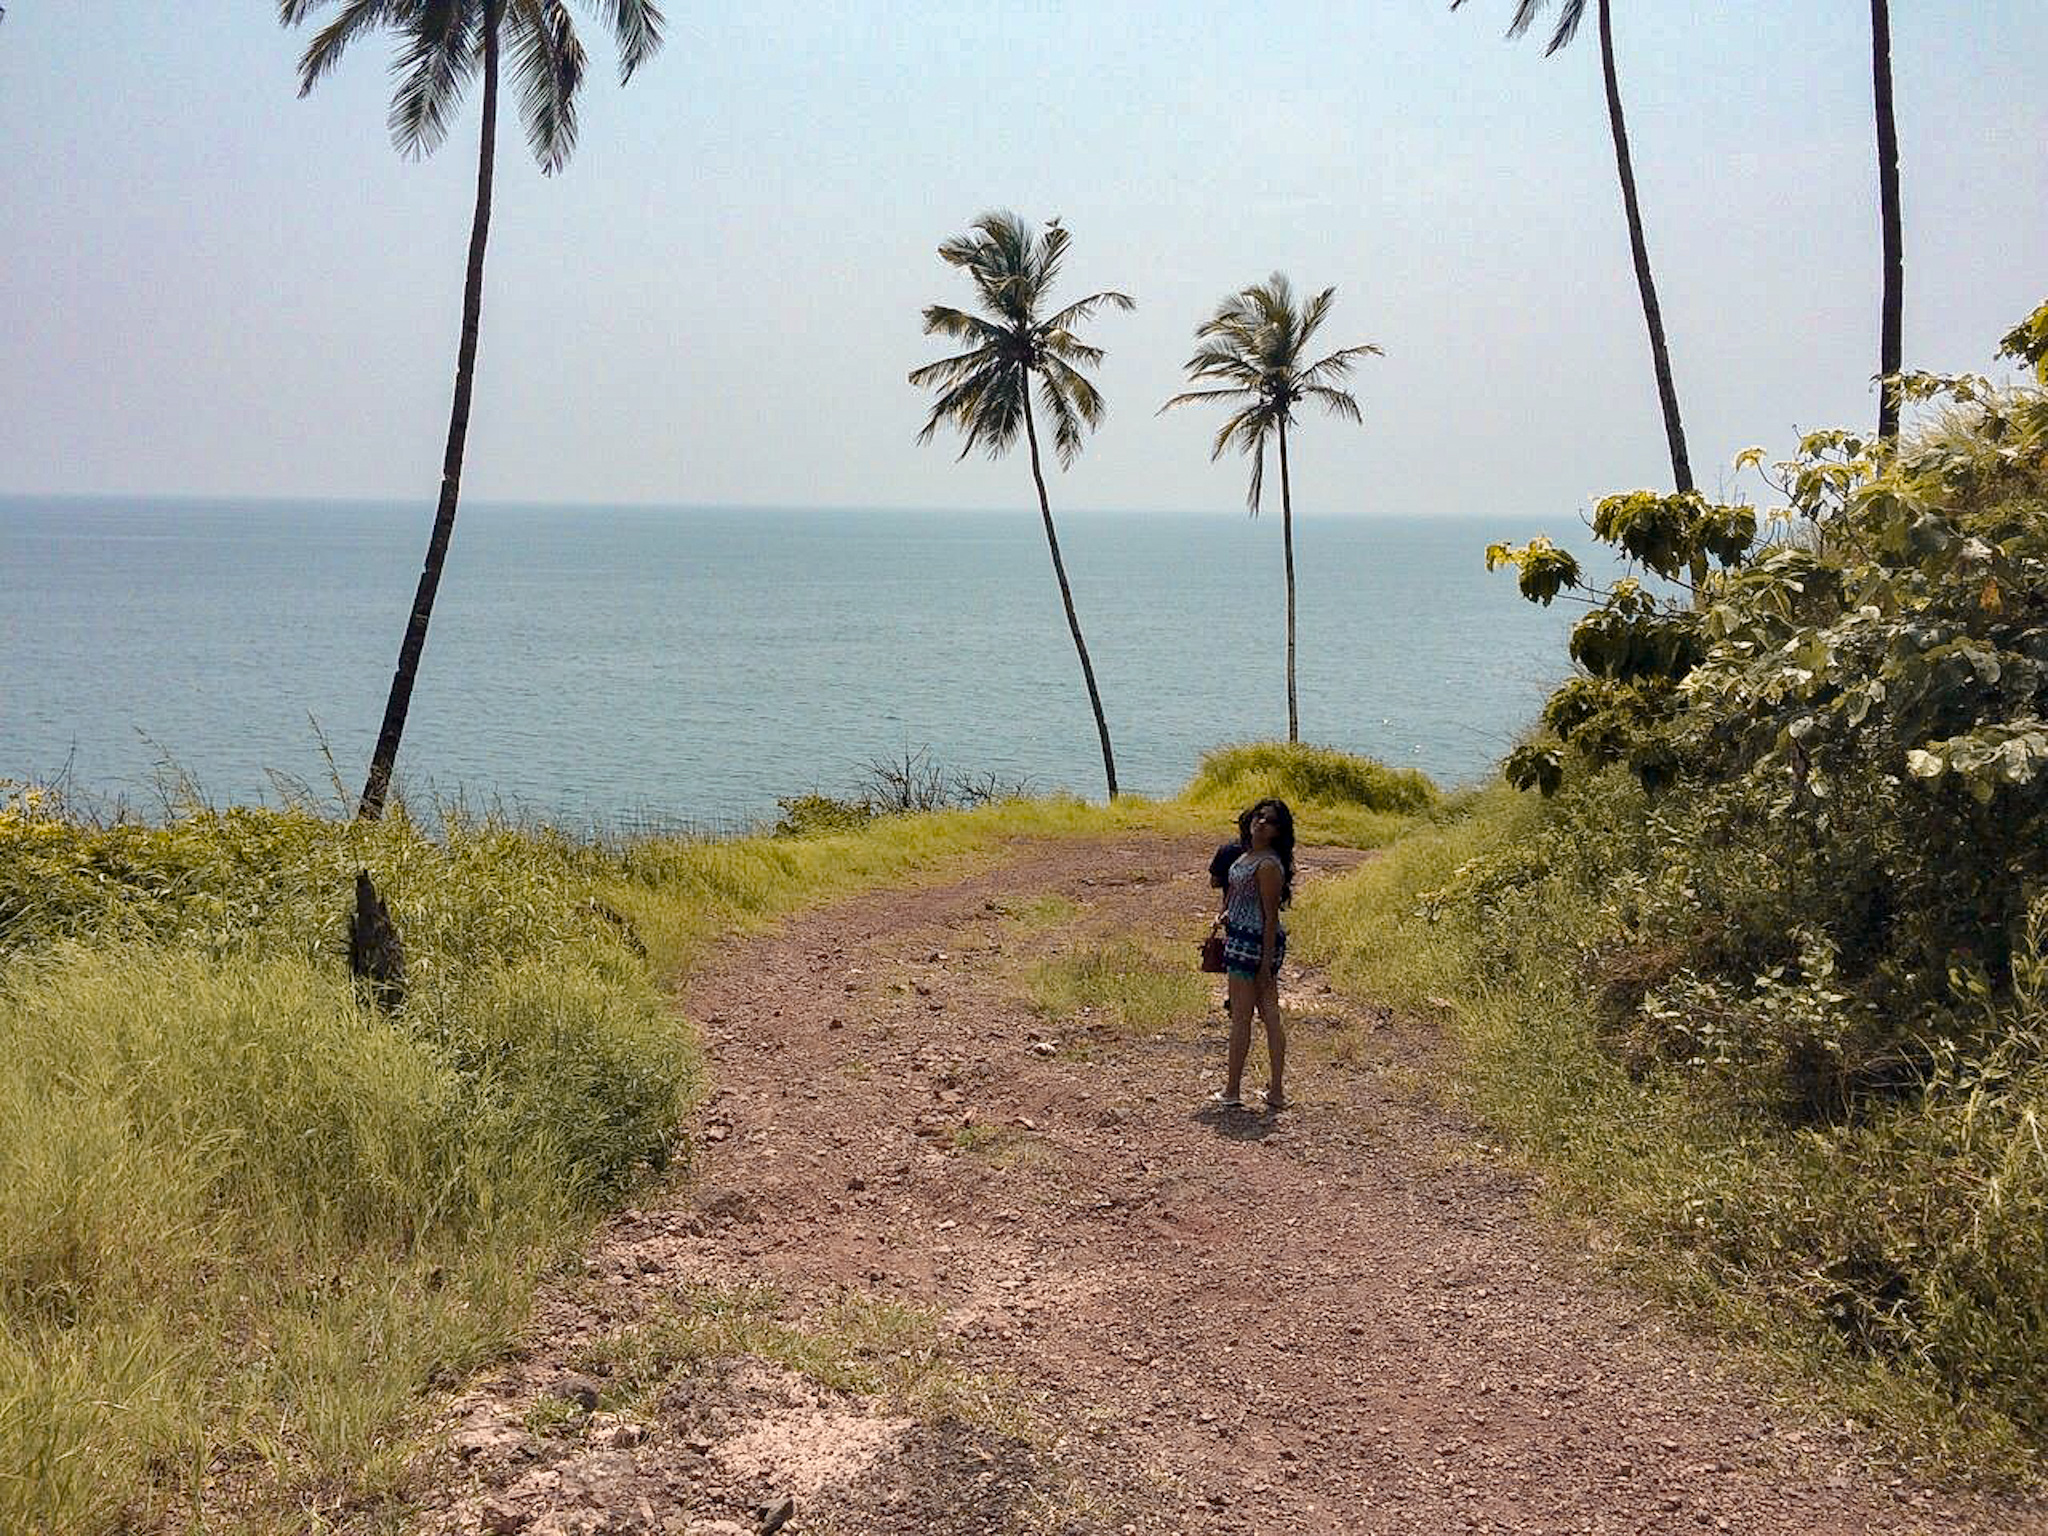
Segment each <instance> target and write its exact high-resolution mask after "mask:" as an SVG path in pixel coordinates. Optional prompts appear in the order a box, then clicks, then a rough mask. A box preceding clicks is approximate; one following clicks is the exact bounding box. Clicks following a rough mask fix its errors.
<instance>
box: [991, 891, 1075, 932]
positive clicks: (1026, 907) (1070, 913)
mask: <svg viewBox="0 0 2048 1536" xmlns="http://www.w3.org/2000/svg"><path fill="white" fill-rule="evenodd" d="M1081 911H1082V908H1081V904H1080V903H1079V902H1077V901H1073V900H1070V899H1069V898H1067V897H1065V896H1062V895H1060V894H1059V892H1057V891H1046V892H1043V893H1041V894H1040V895H1037V896H1030V897H1026V898H1025V899H1024V900H1022V901H1020V902H1017V903H1016V904H1015V905H1013V906H1006V907H1004V908H1003V915H1004V916H1005V917H1007V918H1008V919H1009V920H1010V921H1011V922H1012V923H1014V924H1015V925H1016V926H1017V927H1018V928H1020V929H1023V930H1025V931H1027V932H1029V931H1035V930H1039V929H1045V928H1062V927H1065V926H1066V925H1067V924H1068V923H1071V922H1073V921H1074V919H1076V918H1077V917H1079V916H1080V915H1081Z"/></svg>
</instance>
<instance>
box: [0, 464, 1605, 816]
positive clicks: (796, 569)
mask: <svg viewBox="0 0 2048 1536" xmlns="http://www.w3.org/2000/svg"><path fill="white" fill-rule="evenodd" d="M430 519H431V508H429V507H425V506H419V505H388V504H371V503H357V502H347V503H309V502H246V501H245V502H225V501H206V500H196V499H193V500H154V501H152V500H139V499H98V498H94V499H87V498H65V499H25V498H15V499H0V640H4V642H5V646H6V656H7V663H6V666H5V669H4V672H0V778H14V779H24V778H32V779H39V780H49V779H51V778H53V777H56V776H58V775H60V774H61V775H65V776H66V777H67V781H68V782H69V783H70V784H71V785H72V786H74V787H75V788H76V789H77V790H79V791H81V792H84V793H87V794H90V795H94V796H98V797H103V798H124V799H126V800H127V801H128V802H130V803H131V804H134V805H136V806H138V807H140V808H142V809H145V810H147V809H148V808H149V807H150V806H152V805H153V804H154V803H155V802H156V797H157V790H156V787H155V786H157V785H158V784H159V782H160V781H161V780H162V779H163V776H164V775H165V773H166V772H167V771H175V772H176V773H179V774H182V775H184V776H185V777H187V778H188V779H189V780H190V781H192V782H193V783H195V784H196V785H198V786H199V787H200V788H201V789H202V790H203V791H204V792H205V794H206V795H207V796H208V797H209V798H211V799H212V800H214V801H215V802H217V803H226V802H235V801H255V800H261V799H269V800H272V801H274V800H276V799H277V798H278V794H279V790H278V787H277V784H278V778H279V776H282V778H283V779H284V780H285V781H287V782H289V781H300V782H305V783H309V784H311V785H313V786H314V787H315V788H316V789H320V788H324V786H325V785H326V784H327V780H328V773H327V768H326V766H325V763H324V761H323V757H322V754H321V748H320V742H321V739H322V737H323V735H324V738H325V740H326V741H327V742H328V743H329V745H330V746H331V748H332V751H333V754H334V757H335V759H336V762H337V764H338V766H339V770H340V773H341V776H342V778H343V779H344V780H345V781H346V783H347V785H348V787H349V789H350V790H351V792H353V791H354V790H356V789H358V788H360V784H361V780H362V776H363V771H364V767H365V764H366V762H367V759H368V755H369V750H370V747H371V745H372V742H373V740H374V737H375V733H376V729H377V725H378V722H379V720H380V719H381V717H382V712H383V704H384V697H385V693H386V690H387V688H388V687H389V684H390V677H391V669H392V665H393V661H394V659H395V657H396V654H397V648H398V642H399V638H400V634H401V631H402V628H403V625H404V620H405V615H406V612H407V610H408V608H409V607H410V604H411V601H412V596H413V590H414V586H415V583H416V582H417V580H418V575H419V566H420V560H421V558H422V555H423V552H424V550H425V546H426V538H427V531H428V526H429V522H430ZM1059 529H1060V537H1061V547H1062V550H1063V553H1064V554H1065V557H1066V562H1067V569H1068V573H1069V575H1070V577H1071V579H1072V582H1073V588H1074V599H1075V603H1076V605H1077V607H1078V609H1079V612H1080V616H1081V624H1082V629H1083V632H1084V634H1085V635H1086V637H1087V640H1088V645H1089V650H1090V653H1091V655H1092V657H1093V660H1094V663H1095V669H1096V676H1097V679H1098V681H1099V683H1100V686H1101V690H1102V696H1103V703H1104V708H1105V710H1106V712H1107V714H1108V717H1109V725H1110V734H1111V738H1112V741H1113V743H1114V745H1115V749H1116V753H1117V767H1118V774H1119V777H1120V779H1121V781H1122V784H1123V787H1124V788H1126V789H1129V790H1136V791H1141V792H1145V793H1157V792H1168V791H1172V790H1174V789H1176V788H1178V787H1179V786H1180V785H1181V784H1182V783H1184V782H1185V781H1186V779H1187V778H1188V776H1189V774H1190V773H1191V772H1192V770H1193V767H1194V764H1195V760H1196V758H1197V756H1198V755H1199V754H1200V753H1201V751H1202V750H1204V749H1205V748H1208V747H1211V746H1214V745H1216V744H1218V743H1220V742H1226V741H1237V740H1252V739H1261V738H1272V737H1277V736H1284V735H1285V733H1286V727H1287V713H1286V693H1285V686H1284V647H1285V629H1284V621H1283V613H1284V608H1283V602H1284V597H1283V594H1284V586H1283V580H1282V575H1281V549H1280V522H1279V518H1278V515H1277V513H1272V512H1269V513H1268V514H1267V515H1266V516H1264V517H1262V518H1259V519H1257V520H1256V521H1254V520H1251V519H1248V518H1246V517H1244V516H1242V515H1234V514H1214V515H1196V514H1188V515H1155V514H1110V513H1092V514H1091V513H1087V512H1069V513H1064V514H1060V515H1059ZM1537 531H1543V530H1541V529H1539V528H1538V527H1537V526H1536V525H1535V524H1533V523H1532V522H1530V521H1529V520H1528V519H1527V518H1517V517H1503V518H1501V519H1499V520H1497V521H1489V522H1485V523H1478V522H1472V521H1458V520H1447V519H1433V518H1421V517H1418V518H1411V519H1372V520H1366V519H1349V520H1336V519H1326V520H1318V519H1317V518H1315V517H1313V516H1309V515H1304V516H1303V517H1301V518H1299V519H1298V520H1297V524H1296V529H1295V535H1296V537H1295V556H1296V567H1297V578H1298V590H1299V615H1298V621H1299V659H1298V669H1299V691H1300V704H1301V728H1302V735H1303V738H1304V739H1305V740H1309V741H1314V742H1318V743H1325V744H1328V745H1331V746H1336V747H1341V748H1344V749H1346V750H1348V751H1354V752H1364V753H1370V754H1372V755H1373V756H1376V757H1380V758H1383V759H1385V760H1386V761H1388V762H1390V763H1394V764H1399V765H1406V766H1413V767H1417V768H1420V769H1422V770H1424V771H1425V772H1427V773H1429V774H1431V775H1432V776H1433V777H1435V778H1437V779H1438V780H1440V781H1443V782H1446V783H1454V782H1460V781H1469V780H1473V779H1476V778H1479V777H1481V776H1483V775H1485V774H1486V773H1488V772H1489V771H1490V768H1491V766H1492V765H1493V764H1494V763H1495V762H1496V761H1497V760H1498V759H1499V757H1500V756H1501V754H1502V753H1504V752H1505V751H1506V750H1507V748H1508V747H1509V746H1510V745H1511V744H1512V741H1513V739H1514V737H1515V735H1516V733H1517V732H1518V731H1519V730H1520V729H1521V728H1522V727H1523V726H1525V725H1526V724H1527V723H1528V721H1529V720H1530V719H1531V718H1532V717H1533V716H1534V713H1535V711H1536V709H1537V708H1538V707H1539V706H1540V704H1541V702H1542V700H1543V697H1544V695H1545V693H1546V692H1547V690H1548V689H1549V688H1550V687H1552V686H1554V685H1555V683H1556V682H1557V681H1558V680H1559V679H1560V678H1561V677H1562V676H1563V675H1564V674H1565V671H1566V662H1565V656H1564V635H1565V630H1566V628H1567V626H1568V624H1569V620H1570V614H1569V612H1568V611H1567V610H1566V609H1563V608H1556V609H1549V610H1545V609H1539V608H1535V607H1532V606H1531V605H1529V604H1527V603H1524V602H1522V601H1521V600H1520V599H1519V597H1517V595H1516V593H1515V590H1514V584H1513V581H1512V579H1511V578H1510V577H1509V576H1507V575H1505V574H1494V575H1489V574H1487V572H1486V571H1485V569H1484V563H1483V549H1484V546H1485V544H1486V542H1487V541H1488V540H1489V539H1494V538H1502V537H1510V538H1521V537H1525V536H1527V535H1528V534H1530V533H1533V532H1537ZM1549 531H1551V532H1553V533H1562V532H1568V531H1570V530H1566V529H1560V528H1555V527H1553V528H1551V529H1550V530H1549ZM918 751H928V752H929V755H930V760H931V761H932V762H934V763H937V764H940V765H943V766H944V767H946V768H948V769H958V770H962V771H967V772H972V773H976V774H981V773H995V774H998V775H1001V776H1003V777H1004V778H1006V779H1014V780H1026V781H1028V782H1029V783H1030V784H1031V785H1032V786H1033V787H1035V788H1037V789H1041V790H1051V789H1069V790H1074V791H1077V792H1079V793H1081V794H1084V795H1087V796H1090V797H1092V798H1097V799H1099V798H1101V795H1102V792H1103V784H1102V766H1101V756H1100V750H1099V748H1098V745H1097V742H1096V736H1095V730H1094V725H1093V722H1092V719H1091V717H1090V715H1089V711H1088V704H1087V697H1086V694H1085V692H1084V690H1083V687H1082V682H1081V675H1080V668H1079V665H1078V663H1077V661H1076V659H1075V656H1074V651H1073V645H1072V642H1071V640H1070V639H1069V637H1068V634H1067V628H1066V623H1065V619H1064V617H1063V615H1062V613H1061V609H1060V602H1059V594H1058V590H1057V588H1056V586H1055V585H1054V582H1053V579H1052V571H1051V564H1050V561H1049V559H1048V557H1047V554H1046V548H1045V539H1044V534H1043V531H1042V529H1041V528H1040V525H1039V521H1038V518H1037V515H1036V514H1035V513H1030V512H1024V513H992V512H973V513H965V512H963V513H945V512H881V511H835V510H829V509H789V510H752V509H733V508H675V509H660V508H645V507H630V508H602V507H535V506H501V505H489V504H479V505H473V506H465V507H464V508H463V510H462V513H461V516H460V519H459V521H458V523H457V525H456V531H455V540H454V544H453V547H452V550H451V553H450V556H449V561H448V567H447V570H446V572H445V574H444V576H443V579H442V584H441V591H440V596H439V599H438V601H437V604H436V606H435V610H434V617H433V626H432V628H431V630H430V631H429V634H428V638H427V647H426V653H425V657H424V661H423V664H422V668H421V673H420V678H419V684H418V687H417V688H416V690H415V692H414V694H413V700H412V710H411V715H410V717H409V722H408V724H407V728H406V735H405V741H404V746H403V748H402V750H401V753H400V758H399V775H400V783H401V785H402V787H403V788H405V790H406V791H407V792H408V793H409V794H411V795H412V796H414V797H415V798H423V797H426V796H433V795H438V796H443V797H446V796H453V795H458V794H459V795H462V796H464V797H465V798H467V799H468V800H469V801H470V802H471V803H472V804H492V803H495V804H501V805H504V806H506V807H508V808H512V809H516V810H519V811H522V812H526V813H531V814H536V815H540V816H546V817H551V818H555V819H558V820H560V821H563V822H565V823H567V824H570V825H576V826H588V825H593V824H594V825H602V826H613V827H617V826H622V825H660V824H673V823H681V824H689V825H697V826H702V827H707V828H729V827H732V826H735V825H739V824H743V823H746V822H749V821H752V820H755V819H758V818H761V817H763V816H767V815H772V814H773V813H774V810H775V801H776V799H777V797H778V796H784V795H791V794H796V793H800V792H804V791H807V790H813V789H818V790H824V791H826V792H833V791H843V790H845V789H847V788H849V787H851V786H853V785H855V784H857V783H858V782H859V781H860V780H861V778H862V776H863V771H864V768H865V765H867V764H868V763H870V762H872V761H874V760H876V759H897V760H900V759H901V758H902V757H903V755H904V754H905V753H913V752H918Z"/></svg>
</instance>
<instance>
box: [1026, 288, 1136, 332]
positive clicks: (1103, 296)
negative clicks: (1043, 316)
mask: <svg viewBox="0 0 2048 1536" xmlns="http://www.w3.org/2000/svg"><path fill="white" fill-rule="evenodd" d="M1041 291H1043V290H1041ZM1105 304H1108V305H1112V306H1113V307H1115V308H1117V309H1120V310H1123V311H1124V312H1125V313H1126V314H1128V313H1130V311H1132V310H1134V309H1136V308H1137V307H1138V301H1137V300H1136V299H1134V298H1132V297H1131V296H1130V295H1129V294H1128V293H1118V292H1117V291H1116V290H1115V289H1113V288H1106V289H1104V290H1103V291H1102V292H1101V293H1091V294H1089V295H1088V297H1087V298H1085V299H1076V300H1075V301H1074V302H1073V303H1071V304H1069V305H1068V306H1067V307H1066V308H1065V309H1063V310H1061V311H1060V312H1059V313H1058V314H1056V315H1054V316H1053V317H1052V318H1051V319H1049V320H1047V321H1046V322H1045V324H1046V325H1047V326H1048V327H1049V328H1051V329H1053V330H1059V331H1064V330H1066V329H1068V328H1069V327H1070V326H1074V325H1078V324H1079V323H1080V322H1081V321H1083V320H1088V319H1092V318H1093V317H1094V314H1095V311H1096V310H1098V309H1100V308H1101V307H1102V306H1103V305H1105Z"/></svg>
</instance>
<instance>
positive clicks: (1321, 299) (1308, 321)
mask: <svg viewBox="0 0 2048 1536" xmlns="http://www.w3.org/2000/svg"><path fill="white" fill-rule="evenodd" d="M1336 298H1337V290H1336V289H1335V288H1325V289H1324V290H1323V291H1322V292H1321V293H1319V294H1317V295H1316V296H1315V297H1314V298H1312V299H1310V300H1309V301H1308V302H1307V303H1306V304H1304V305H1302V306H1301V324H1300V326H1299V328H1297V329H1296V331H1295V333H1294V345H1295V347H1296V349H1297V350H1301V349H1305V348H1306V347H1307V346H1308V339H1309V338H1310V337H1311V336H1313V335H1315V333H1316V330H1317V328H1318V327H1320V326H1321V325H1322V323H1323V320H1324V318H1325V317H1326V316H1328V314H1329V313H1330V305H1331V304H1332V303H1334V302H1335V301H1336Z"/></svg>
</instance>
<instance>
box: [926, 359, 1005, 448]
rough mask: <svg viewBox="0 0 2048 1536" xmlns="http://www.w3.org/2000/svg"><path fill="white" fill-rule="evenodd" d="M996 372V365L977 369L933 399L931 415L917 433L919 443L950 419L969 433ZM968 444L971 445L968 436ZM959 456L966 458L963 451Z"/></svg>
mask: <svg viewBox="0 0 2048 1536" xmlns="http://www.w3.org/2000/svg"><path fill="white" fill-rule="evenodd" d="M999 371H1000V370H998V369H995V368H982V369H978V370H976V371H975V372H973V373H970V374H969V375H968V376H967V377H966V378H964V379H961V380H959V381H958V382H956V383H954V384H953V385H952V386H951V387H950V388H948V389H946V390H944V391H942V392H941V393H940V395H939V398H938V399H936V400H934V401H933V402H932V409H931V414H930V415H929V416H927V417H926V418H925V423H924V428H923V430H921V431H920V432H919V433H918V434H917V440H918V441H919V442H920V443H928V442H930V441H931V440H932V438H933V436H934V435H935V434H936V433H937V432H938V430H939V428H940V427H941V426H943V425H944V424H945V423H947V422H949V421H950V422H952V423H954V424H955V425H956V426H958V427H959V429H960V431H961V432H962V433H963V434H970V433H971V432H972V429H973V425H974V413H975V411H976V410H977V409H979V407H980V405H981V403H982V401H983V400H984V399H985V398H986V397H987V395H988V392H989V389H990V387H991V385H992V384H993V383H994V381H995V379H996V378H997V376H998V373H999ZM969 446H970V447H971V446H972V437H971V436H970V437H969ZM961 457H962V458H965V457H966V453H965V451H964V450H963V451H962V454H961Z"/></svg>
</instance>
